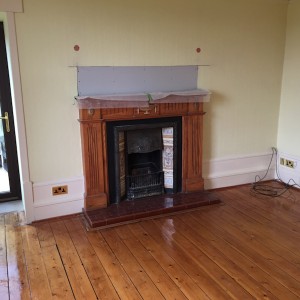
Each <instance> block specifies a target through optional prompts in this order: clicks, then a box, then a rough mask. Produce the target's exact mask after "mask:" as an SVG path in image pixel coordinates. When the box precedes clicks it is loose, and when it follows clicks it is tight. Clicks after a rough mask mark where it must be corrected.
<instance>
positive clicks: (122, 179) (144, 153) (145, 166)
mask: <svg viewBox="0 0 300 300" xmlns="http://www.w3.org/2000/svg"><path fill="white" fill-rule="evenodd" d="M106 132H107V158H108V159H107V161H108V178H109V199H108V200H109V203H110V204H112V203H120V201H122V200H133V199H137V198H142V197H147V196H154V195H161V194H165V193H166V194H172V193H176V192H178V191H181V172H182V167H181V165H182V157H181V152H182V149H181V146H182V139H181V132H182V118H181V117H169V118H152V119H146V120H145V119H141V120H123V121H109V122H107V124H106Z"/></svg>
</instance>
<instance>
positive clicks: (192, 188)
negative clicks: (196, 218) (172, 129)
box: [79, 102, 204, 210]
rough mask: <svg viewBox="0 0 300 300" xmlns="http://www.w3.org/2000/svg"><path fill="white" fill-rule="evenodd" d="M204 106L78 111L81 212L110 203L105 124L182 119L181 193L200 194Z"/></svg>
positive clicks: (195, 103)
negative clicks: (80, 153)
mask: <svg viewBox="0 0 300 300" xmlns="http://www.w3.org/2000/svg"><path fill="white" fill-rule="evenodd" d="M203 115H204V112H203V103H202V102H193V103H159V104H150V105H149V107H141V108H96V109H79V122H80V129H81V143H82V157H83V172H84V179H85V195H84V209H85V210H92V209H97V208H102V207H106V206H107V205H108V204H109V203H108V199H109V194H108V193H109V182H108V171H107V150H106V149H107V141H106V139H107V135H106V122H107V121H116V120H142V119H150V118H164V117H176V116H181V117H182V192H183V193H188V192H196V191H202V190H203V188H204V182H203V178H202V141H203Z"/></svg>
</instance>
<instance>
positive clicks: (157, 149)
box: [125, 128, 164, 200]
mask: <svg viewBox="0 0 300 300" xmlns="http://www.w3.org/2000/svg"><path fill="white" fill-rule="evenodd" d="M125 136H126V139H125V141H126V145H127V147H126V148H127V151H126V153H125V155H126V156H127V168H126V170H127V172H126V191H127V199H128V200H132V199H136V198H142V197H147V196H154V195H161V194H163V193H164V176H163V175H164V173H163V169H162V151H163V138H162V130H161V128H145V129H143V130H142V129H138V130H129V131H127V132H126V134H125Z"/></svg>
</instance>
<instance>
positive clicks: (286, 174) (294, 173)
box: [276, 151, 300, 188]
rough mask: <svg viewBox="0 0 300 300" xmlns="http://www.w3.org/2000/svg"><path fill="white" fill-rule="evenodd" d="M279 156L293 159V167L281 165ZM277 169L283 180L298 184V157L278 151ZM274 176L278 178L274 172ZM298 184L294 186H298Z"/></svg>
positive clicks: (299, 177) (299, 166) (299, 169)
mask: <svg viewBox="0 0 300 300" xmlns="http://www.w3.org/2000/svg"><path fill="white" fill-rule="evenodd" d="M280 157H283V158H285V159H289V160H292V161H294V162H295V168H294V169H292V168H289V167H286V166H283V165H281V164H280ZM277 169H278V175H279V177H280V179H281V180H282V181H283V182H285V183H289V184H291V185H292V184H294V183H296V184H298V185H299V186H300V157H298V156H295V155H292V154H288V153H284V152H281V151H278V156H277ZM276 178H278V177H277V174H276ZM299 186H295V187H297V188H299Z"/></svg>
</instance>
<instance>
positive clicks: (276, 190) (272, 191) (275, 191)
mask: <svg viewBox="0 0 300 300" xmlns="http://www.w3.org/2000/svg"><path fill="white" fill-rule="evenodd" d="M274 156H275V158H276V164H275V170H276V176H277V182H279V183H281V184H282V185H283V187H275V186H272V185H268V184H263V183H261V182H262V181H263V180H264V179H265V178H266V177H267V175H268V173H269V171H270V168H271V165H272V161H273V158H274ZM277 164H278V163H277V149H276V148H275V147H272V157H271V160H270V163H269V166H268V169H267V171H266V173H265V175H264V176H263V177H262V178H260V176H259V175H256V176H255V182H253V183H252V186H251V191H252V192H254V193H255V194H260V195H264V196H269V197H279V196H281V195H283V194H284V193H285V192H287V191H288V190H289V189H290V188H292V187H299V188H300V185H299V184H297V183H296V182H295V181H294V179H290V180H289V181H288V182H287V183H286V182H284V181H283V180H282V179H281V178H280V175H279V171H278V165H277Z"/></svg>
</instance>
